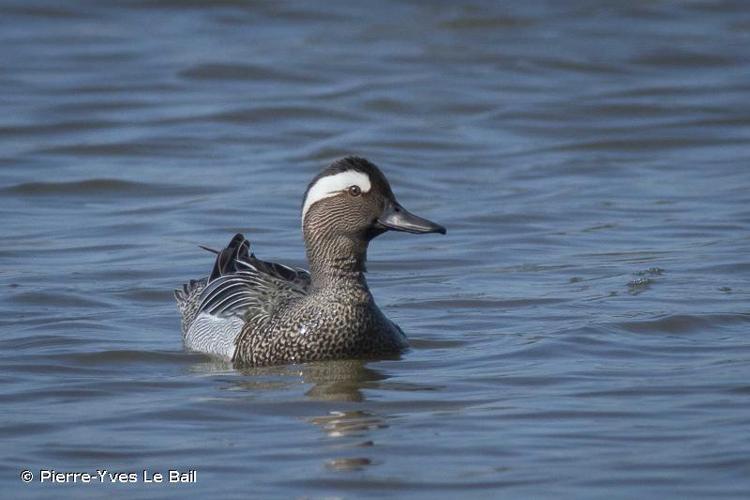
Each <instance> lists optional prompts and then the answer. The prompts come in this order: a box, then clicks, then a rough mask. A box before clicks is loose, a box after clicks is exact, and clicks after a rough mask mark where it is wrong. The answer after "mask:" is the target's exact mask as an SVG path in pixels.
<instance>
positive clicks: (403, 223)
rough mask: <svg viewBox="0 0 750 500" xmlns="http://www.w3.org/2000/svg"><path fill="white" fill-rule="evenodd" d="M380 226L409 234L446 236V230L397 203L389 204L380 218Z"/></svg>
mask: <svg viewBox="0 0 750 500" xmlns="http://www.w3.org/2000/svg"><path fill="white" fill-rule="evenodd" d="M378 224H380V225H381V226H382V227H384V228H385V229H391V230H393V231H405V232H407V233H414V234H424V233H440V234H445V228H444V227H443V226H441V225H440V224H436V223H434V222H432V221H429V220H427V219H423V218H422V217H419V216H417V215H414V214H413V213H411V212H409V211H408V210H406V209H405V208H404V207H402V206H401V205H400V204H399V203H397V202H392V203H389V204H388V206H387V207H385V210H383V213H382V214H381V215H380V217H378Z"/></svg>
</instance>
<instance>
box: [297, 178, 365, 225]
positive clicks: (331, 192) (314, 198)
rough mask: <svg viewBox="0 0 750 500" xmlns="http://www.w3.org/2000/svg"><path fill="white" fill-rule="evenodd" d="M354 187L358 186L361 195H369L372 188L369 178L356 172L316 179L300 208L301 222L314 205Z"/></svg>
mask: <svg viewBox="0 0 750 500" xmlns="http://www.w3.org/2000/svg"><path fill="white" fill-rule="evenodd" d="M354 185H357V186H359V189H360V190H362V192H363V193H369V192H370V188H371V187H372V185H371V184H370V176H369V175H367V174H365V173H362V172H357V171H356V170H347V171H345V172H339V173H338V174H335V175H328V176H326V177H321V178H320V179H318V182H316V183H315V184H313V187H311V188H310V190H309V191H308V192H307V197H306V198H305V204H304V205H303V206H302V222H303V223H304V222H305V215H306V214H307V211H308V210H309V209H310V207H311V206H313V204H314V203H316V202H318V201H320V200H322V199H325V198H330V197H331V196H336V195H337V194H339V193H340V192H341V191H344V190H345V189H347V188H349V186H354Z"/></svg>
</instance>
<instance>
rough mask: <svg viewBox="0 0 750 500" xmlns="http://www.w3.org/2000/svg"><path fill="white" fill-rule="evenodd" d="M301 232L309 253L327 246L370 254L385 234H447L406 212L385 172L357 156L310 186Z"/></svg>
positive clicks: (328, 170) (338, 163)
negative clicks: (371, 244) (371, 245)
mask: <svg viewBox="0 0 750 500" xmlns="http://www.w3.org/2000/svg"><path fill="white" fill-rule="evenodd" d="M302 231H303V234H304V237H305V242H306V244H307V246H308V250H309V249H310V247H311V246H320V245H322V244H323V242H324V241H325V242H326V245H327V246H330V245H331V243H332V242H336V243H337V246H341V245H343V246H345V247H349V246H351V247H352V248H349V249H347V250H346V251H349V252H351V251H355V252H356V251H366V249H367V243H368V242H369V241H370V240H372V239H373V238H375V237H376V236H378V235H380V234H382V233H384V232H386V231H405V232H407V233H415V234H422V233H441V234H445V228H444V227H443V226H441V225H440V224H436V223H434V222H431V221H429V220H427V219H423V218H422V217H418V216H416V215H414V214H412V213H410V212H409V211H407V210H406V209H405V208H404V207H402V206H401V204H400V203H399V202H398V201H397V200H396V197H395V195H394V194H393V191H392V190H391V186H390V184H389V183H388V180H387V179H386V178H385V176H384V175H383V172H381V171H380V169H379V168H378V167H376V166H375V165H374V164H372V163H370V162H369V161H367V160H366V159H364V158H359V157H356V156H349V157H346V158H342V159H340V160H336V161H335V162H333V163H332V164H331V165H330V166H329V167H328V168H326V169H325V170H323V171H322V172H320V173H319V174H318V175H317V176H315V178H314V179H313V180H312V182H310V185H309V186H308V187H307V191H306V192H305V198H304V202H303V204H302ZM341 251H342V252H343V251H345V250H344V249H343V248H342V249H341ZM311 264H312V262H311Z"/></svg>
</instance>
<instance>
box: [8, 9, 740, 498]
mask: <svg viewBox="0 0 750 500" xmlns="http://www.w3.org/2000/svg"><path fill="white" fill-rule="evenodd" d="M0 26H2V29H0V55H1V56H2V71H0V88H2V95H1V96H0V101H1V102H2V104H1V106H2V108H1V109H2V113H0V139H1V142H0V220H1V222H0V227H1V228H2V232H1V233H0V234H1V235H2V243H0V290H2V294H0V313H2V314H1V315H0V331H1V332H2V334H1V335H0V366H1V367H2V368H1V370H2V371H1V372H0V375H1V376H2V382H3V383H2V385H0V417H1V418H0V439H1V440H2V452H0V471H1V474H0V475H1V476H2V477H1V478H0V493H1V494H2V496H3V497H4V498H12V497H20V496H22V497H34V498H50V497H55V498H60V497H62V496H75V497H78V498H88V497H90V498H103V497H106V496H107V495H112V494H121V495H123V496H124V495H125V494H126V493H127V495H128V496H129V497H133V498H141V497H142V498H153V497H165V496H174V497H180V498H183V497H185V496H186V495H191V494H200V495H203V496H205V497H209V496H212V497H213V496H219V497H222V496H223V497H238V498H239V497H244V496H248V495H249V496H251V497H259V498H268V497H286V498H290V497H291V498H294V497H310V498H323V497H326V498H354V497H361V496H367V497H386V496H394V497H413V498H434V497H436V496H438V497H444V498H454V497H456V496H458V495H461V496H469V497H475V498H490V497H507V498H523V497H534V498H555V499H558V498H577V499H578V498H602V497H604V496H606V497H607V498H665V497H671V498H719V497H721V498H729V497H736V498H742V497H745V498H746V495H747V492H748V491H749V490H750V336H749V335H750V307H748V305H749V301H748V298H749V293H748V292H749V291H750V285H749V284H748V277H749V276H750V232H748V230H749V229H750V98H749V93H750V51H748V47H750V7H749V6H748V4H747V2H744V1H739V0H738V1H736V2H731V1H726V2H722V1H715V2H714V1H633V2H616V1H583V0H582V1H577V2H553V1H549V2H541V1H530V2H513V3H510V2H509V3H507V4H501V3H500V2H495V3H491V2H487V3H480V2H472V3H466V2H429V3H428V2H406V1H405V2H380V3H377V5H376V4H374V3H367V4H365V3H362V4H360V5H356V4H354V3H352V2H318V5H314V4H313V3H304V2H299V3H296V2H244V1H240V0H227V1H218V2H208V1H206V2H200V1H172V0H136V1H124V2H117V3H115V2H94V1H90V2H77V1H70V2H58V1H51V0H50V1H48V2H43V1H26V0H17V1H7V0H6V1H3V2H2V3H1V4H0ZM350 153H357V154H361V155H364V156H367V157H368V158H370V159H372V160H373V161H374V162H376V163H378V164H379V165H380V166H381V167H382V168H383V169H384V170H385V172H386V173H387V175H388V176H389V178H390V180H391V182H392V184H393V186H394V190H395V192H396V194H397V195H398V196H399V198H400V200H401V201H402V202H403V204H404V205H405V206H407V207H408V208H410V209H411V210H413V211H414V212H416V213H419V214H422V215H424V216H427V217H429V218H431V219H433V220H436V221H438V222H440V223H443V224H444V225H446V226H447V227H448V235H447V236H444V237H443V236H439V235H427V236H420V237H417V236H411V235H405V234H389V235H385V236H383V237H381V238H379V239H378V240H376V241H375V242H374V243H373V245H372V246H371V249H370V265H369V268H370V274H369V282H370V286H371V288H372V289H373V292H374V294H375V297H376V299H377V300H378V302H379V303H380V305H381V306H382V308H383V310H384V311H385V312H386V313H387V314H388V315H389V316H390V317H391V318H393V319H395V320H396V321H397V322H398V323H399V324H400V325H401V326H402V327H403V328H404V330H405V331H406V332H407V334H408V335H409V337H410V339H411V342H412V346H413V348H412V349H411V350H410V351H409V352H407V353H405V354H404V355H403V356H402V357H401V358H400V359H396V360H387V361H374V362H360V361H354V360H349V361H341V362H331V363H315V364H308V365H299V366H286V367H274V368H263V369H253V370H247V371H245V372H242V373H240V372H238V371H235V370H232V369H231V367H228V366H226V365H222V364H220V363H215V362H211V360H210V359H208V358H205V357H203V356H202V355H199V354H193V353H188V352H185V351H184V350H183V348H182V345H181V338H180V332H179V321H178V316H177V311H176V308H175V305H174V302H173V299H172V289H173V288H175V287H176V286H178V285H180V284H181V283H182V282H183V281H185V280H186V279H189V278H197V277H200V276H202V275H205V273H207V272H208V270H209V268H210V266H211V263H212V256H211V255H210V254H208V253H207V252H205V251H203V250H201V249H199V248H198V246H197V245H199V244H203V245H209V246H221V245H223V244H225V243H226V242H227V241H228V240H229V238H230V237H231V235H232V234H233V233H234V232H237V231H242V232H244V233H246V234H247V235H248V237H249V238H250V239H251V240H252V241H253V244H254V245H255V249H256V252H257V253H258V255H259V256H260V257H262V258H266V259H275V260H279V261H281V262H286V263H289V264H293V265H305V261H304V252H303V246H302V241H301V237H300V234H299V208H300V204H301V197H302V194H303V192H304V189H305V187H306V185H307V182H309V180H310V179H311V178H312V176H313V175H314V174H315V173H316V172H317V171H319V170H320V169H321V168H322V167H324V166H325V165H326V164H327V163H328V162H329V161H331V160H332V159H334V158H336V157H339V156H342V155H344V154H350ZM104 468H106V469H108V470H109V471H117V472H133V471H138V472H139V471H142V470H144V469H146V470H148V471H150V472H152V473H153V472H165V471H167V470H169V469H181V470H189V469H194V470H197V471H198V472H197V474H198V475H197V482H196V483H195V484H186V485H167V484H162V485H153V484H152V485H145V484H143V483H142V481H141V482H139V484H137V485H135V486H130V487H129V486H126V485H110V484H88V485H85V484H75V485H59V484H40V483H39V481H38V477H37V478H35V479H34V480H33V481H32V483H30V484H24V483H23V482H22V481H21V480H20V478H19V474H20V472H21V471H22V470H23V469H29V470H30V471H32V473H33V474H35V475H38V474H39V470H40V469H55V470H57V471H63V472H71V471H82V472H83V471H88V472H94V471H95V470H96V469H104Z"/></svg>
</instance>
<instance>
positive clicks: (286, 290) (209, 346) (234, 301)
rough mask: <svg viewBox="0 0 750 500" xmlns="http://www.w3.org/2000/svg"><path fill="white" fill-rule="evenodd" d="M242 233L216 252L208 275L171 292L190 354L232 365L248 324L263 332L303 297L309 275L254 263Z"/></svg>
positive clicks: (261, 262)
mask: <svg viewBox="0 0 750 500" xmlns="http://www.w3.org/2000/svg"><path fill="white" fill-rule="evenodd" d="M249 247H250V245H249V242H248V241H247V240H246V239H245V237H244V236H243V235H241V234H237V235H235V236H234V238H232V240H231V241H230V243H229V245H227V247H226V248H225V249H223V250H222V251H221V252H218V255H217V257H216V261H215V263H214V267H213V270H212V272H211V275H210V276H209V277H208V278H207V279H204V280H198V281H191V282H190V283H189V284H187V285H184V286H183V289H182V290H176V291H175V297H176V299H177V303H178V308H179V309H180V312H181V313H182V324H183V341H184V343H185V346H186V347H187V348H188V349H190V350H193V351H198V352H204V353H207V354H211V355H215V356H219V357H221V358H225V359H227V360H231V359H232V357H233V355H234V351H235V343H236V340H237V337H238V336H239V335H240V333H241V332H242V331H243V328H244V327H245V326H246V325H247V324H252V325H253V326H254V327H255V328H257V329H260V330H264V329H265V328H266V326H267V325H268V324H269V323H270V321H271V319H272V318H274V317H275V316H276V314H277V311H278V310H279V309H280V308H283V307H288V305H289V304H290V303H293V302H295V301H297V300H300V299H301V298H302V297H304V296H305V295H306V294H307V289H308V288H309V285H310V277H309V274H308V273H307V272H306V271H304V270H302V269H296V268H290V267H287V266H283V265H281V264H275V263H271V262H265V261H261V260H259V259H257V258H256V257H255V256H254V255H252V254H251V253H250V252H249Z"/></svg>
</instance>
